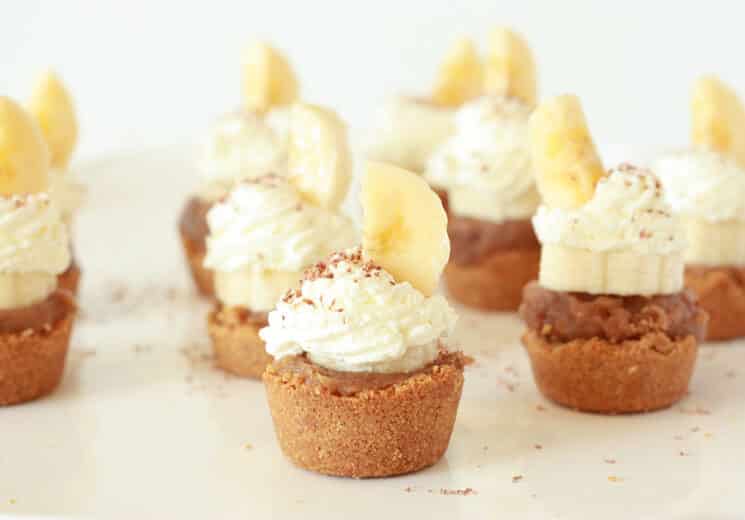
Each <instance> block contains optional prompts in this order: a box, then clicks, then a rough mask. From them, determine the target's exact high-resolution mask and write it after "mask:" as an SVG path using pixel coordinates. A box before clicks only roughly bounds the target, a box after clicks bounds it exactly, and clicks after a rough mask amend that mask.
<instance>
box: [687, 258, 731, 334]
mask: <svg viewBox="0 0 745 520" xmlns="http://www.w3.org/2000/svg"><path fill="white" fill-rule="evenodd" d="M685 284H686V287H688V288H689V289H691V290H692V291H693V292H695V293H696V294H697V295H698V303H699V305H700V306H701V307H703V308H704V309H705V310H706V311H707V312H708V313H709V330H708V334H707V336H706V339H707V340H708V341H726V340H731V339H735V338H740V337H743V336H745V267H734V266H711V267H709V266H697V265H692V266H688V267H686V270H685Z"/></svg>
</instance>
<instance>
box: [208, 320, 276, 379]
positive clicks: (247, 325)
mask: <svg viewBox="0 0 745 520" xmlns="http://www.w3.org/2000/svg"><path fill="white" fill-rule="evenodd" d="M250 316H251V315H250V313H248V312H247V311H244V310H241V309H230V308H222V307H221V306H218V307H216V308H215V309H214V310H213V311H212V312H210V314H209V316H208V318H207V328H208V330H209V335H210V338H211V339H212V350H213V352H214V355H215V363H216V364H217V366H218V367H220V368H222V369H223V370H225V371H227V372H230V373H231V374H235V375H237V376H241V377H249V378H253V379H261V375H262V374H263V373H264V369H265V368H266V366H267V365H268V364H269V363H271V362H272V361H273V358H272V356H270V355H269V354H267V353H266V350H265V348H264V341H263V340H262V339H261V338H260V337H259V331H260V330H261V329H262V328H263V327H265V326H266V325H267V322H266V318H263V319H259V320H256V319H247V318H250Z"/></svg>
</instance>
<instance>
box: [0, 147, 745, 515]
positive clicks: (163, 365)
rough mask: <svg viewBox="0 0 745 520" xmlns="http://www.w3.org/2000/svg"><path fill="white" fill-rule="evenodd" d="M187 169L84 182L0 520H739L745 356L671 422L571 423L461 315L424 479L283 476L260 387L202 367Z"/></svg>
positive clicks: (707, 356) (710, 375)
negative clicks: (75, 268) (47, 359)
mask: <svg viewBox="0 0 745 520" xmlns="http://www.w3.org/2000/svg"><path fill="white" fill-rule="evenodd" d="M191 160H192V152H191V151H190V149H189V148H169V149H162V150H153V151H148V152H143V153H141V154H138V155H135V156H129V157H119V158H115V159H111V160H107V161H101V162H97V163H95V164H89V165H87V167H86V168H84V169H83V171H82V175H81V177H82V178H83V179H84V181H85V182H86V183H87V184H88V185H89V187H90V193H89V203H88V205H87V207H86V208H85V209H84V210H83V212H82V214H81V218H80V222H79V227H78V230H79V233H78V236H77V243H78V256H79V258H80V260H81V262H82V264H83V267H84V285H83V293H82V301H81V305H82V309H83V315H82V317H81V319H80V321H79V323H78V327H77V332H76V335H75V338H74V341H73V348H72V352H71V354H70V359H69V364H68V368H67V372H66V374H65V379H64V382H63V384H62V386H61V387H60V388H59V390H58V391H57V392H56V393H55V394H54V395H53V396H51V397H49V398H46V399H42V400H40V401H38V402H35V403H31V404H28V405H23V406H17V407H10V408H4V409H0V516H1V515H2V513H9V514H19V515H20V514H23V515H39V516H44V515H52V516H59V517H76V516H95V517H97V518H114V517H121V518H159V519H162V518H179V519H189V518H195V519H205V518H257V519H258V518H270V517H271V518H282V517H290V516H291V515H298V517H299V516H300V515H302V517H304V518H324V519H331V518H345V519H346V518H354V519H356V520H365V519H375V520H379V519H381V518H420V517H422V518H448V519H455V518H469V519H471V518H487V517H488V518H497V517H499V518H509V519H517V518H634V519H636V518H655V519H656V518H675V519H683V518H685V519H700V518H707V519H708V518H717V519H735V518H743V517H745V497H744V496H743V487H744V486H745V442H744V441H745V407H744V406H743V399H744V398H745V345H744V344H730V345H722V346H716V347H709V346H707V347H704V348H703V349H702V351H701V355H700V359H699V362H698V365H697V369H696V374H695V376H694V379H693V384H692V386H691V395H690V397H688V398H686V399H685V400H684V401H683V402H682V403H680V404H679V405H676V406H675V407H673V408H672V409H670V410H667V411H663V412H658V413H652V414H648V415H636V416H628V417H603V416H597V415H586V414H581V413H576V412H572V411H569V410H566V409H562V408H559V407H557V406H554V405H552V404H551V403H548V402H547V401H546V400H544V399H543V398H542V397H541V396H540V395H539V394H538V393H537V392H536V389H535V387H534V385H533V381H532V377H531V374H530V369H529V367H528V363H527V361H526V356H525V354H524V353H523V350H522V348H521V346H520V344H519V336H520V333H521V325H520V323H519V321H518V320H517V319H516V318H515V317H514V316H511V315H485V314H478V313H474V312H467V311H463V312H462V319H461V321H460V324H459V329H458V336H459V341H460V343H461V345H462V348H463V350H465V351H466V352H467V353H469V354H471V355H472V356H474V357H475V358H476V363H475V365H473V366H471V367H469V368H468V369H467V372H466V385H465V390H464V393H463V399H462V402H461V406H460V412H459V415H458V421H457V424H456V427H455V432H454V434H453V440H452V442H451V444H450V449H449V450H448V452H447V454H446V456H445V458H444V459H443V460H442V461H441V462H440V463H439V464H437V465H436V466H434V467H433V468H430V469H428V470H426V471H422V472H421V473H418V474H415V475H409V476H404V477H399V478H392V479H381V480H367V481H355V480H346V479H336V478H328V477H323V476H319V475H315V474H312V473H307V472H305V471H302V470H300V469H297V468H295V467H293V466H291V465H290V464H289V463H288V462H287V461H286V460H285V459H283V458H282V455H281V453H280V451H279V448H278V447H277V444H276V442H275V439H274V433H273V431H272V425H271V421H270V418H269V414H268V411H267V407H266V404H265V399H264V391H263V388H262V386H261V384H260V383H257V382H253V381H244V380H240V379H236V378H233V377H229V376H226V375H224V374H222V373H221V372H218V371H216V370H214V369H213V368H212V367H211V364H210V360H209V343H208V340H207V337H206V334H205V326H204V316H205V313H206V312H207V309H208V307H207V305H205V304H203V303H200V302H198V301H197V300H196V298H195V297H194V294H193V291H192V288H191V284H190V283H189V280H188V278H187V275H186V271H185V269H184V264H183V259H182V253H181V249H180V246H179V242H178V239H177V234H176V219H177V214H178V212H179V210H180V207H181V204H182V203H183V201H184V198H185V196H186V194H187V193H188V191H189V188H190V187H191V186H192V185H193V184H194V182H195V174H194V172H193V171H192V169H191V167H190V163H191ZM466 489H468V490H472V491H468V492H465V491H463V490H466ZM459 493H461V494H459Z"/></svg>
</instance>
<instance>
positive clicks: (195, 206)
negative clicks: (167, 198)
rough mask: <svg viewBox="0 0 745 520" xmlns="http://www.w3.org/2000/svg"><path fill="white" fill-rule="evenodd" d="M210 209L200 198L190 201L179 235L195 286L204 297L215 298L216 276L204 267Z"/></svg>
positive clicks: (182, 218) (186, 206)
mask: <svg viewBox="0 0 745 520" xmlns="http://www.w3.org/2000/svg"><path fill="white" fill-rule="evenodd" d="M208 209H209V205H208V204H207V203H206V202H204V201H201V200H200V199H198V198H192V199H189V200H188V201H187V203H186V205H185V206H184V209H183V210H182V212H181V217H180V218H179V234H180V235H181V245H182V246H183V248H184V255H185V256H186V262H187V265H188V267H189V270H190V272H191V277H192V279H193V280H194V285H196V287H197V290H198V291H199V294H201V295H202V296H204V297H206V298H214V296H215V282H214V274H213V272H212V270H211V269H207V268H206V267H204V256H205V254H206V251H207V244H206V237H207V232H206V229H207V217H206V215H207V210H208Z"/></svg>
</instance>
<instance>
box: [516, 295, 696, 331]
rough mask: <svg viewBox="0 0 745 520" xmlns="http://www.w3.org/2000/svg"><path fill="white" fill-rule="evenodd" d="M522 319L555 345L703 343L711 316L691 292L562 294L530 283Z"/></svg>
mask: <svg viewBox="0 0 745 520" xmlns="http://www.w3.org/2000/svg"><path fill="white" fill-rule="evenodd" d="M520 316H521V317H522V319H523V320H524V321H525V324H526V325H527V326H528V328H530V329H532V330H534V331H535V332H536V333H538V334H539V335H540V336H542V337H543V338H545V339H546V340H548V341H550V342H557V343H558V342H561V343H563V342H568V341H572V340H574V339H591V338H602V339H606V340H608V341H610V342H612V343H621V342H623V341H626V340H635V339H639V338H641V337H643V336H645V335H647V334H650V333H662V334H665V335H666V336H668V337H670V338H672V339H681V338H685V337H687V336H693V337H695V338H696V340H698V341H702V340H703V339H704V336H705V334H706V324H707V321H708V316H707V314H706V312H705V311H703V310H702V309H701V308H700V307H699V306H698V304H697V301H696V298H695V296H694V295H693V294H692V293H691V292H689V291H686V290H684V291H681V292H678V293H675V294H663V295H654V296H649V297H647V296H613V295H593V294H587V293H575V292H559V291H552V290H549V289H545V288H543V287H541V286H540V285H539V284H538V282H531V283H530V284H528V285H527V286H526V287H525V289H524V291H523V303H522V305H521V306H520Z"/></svg>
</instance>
